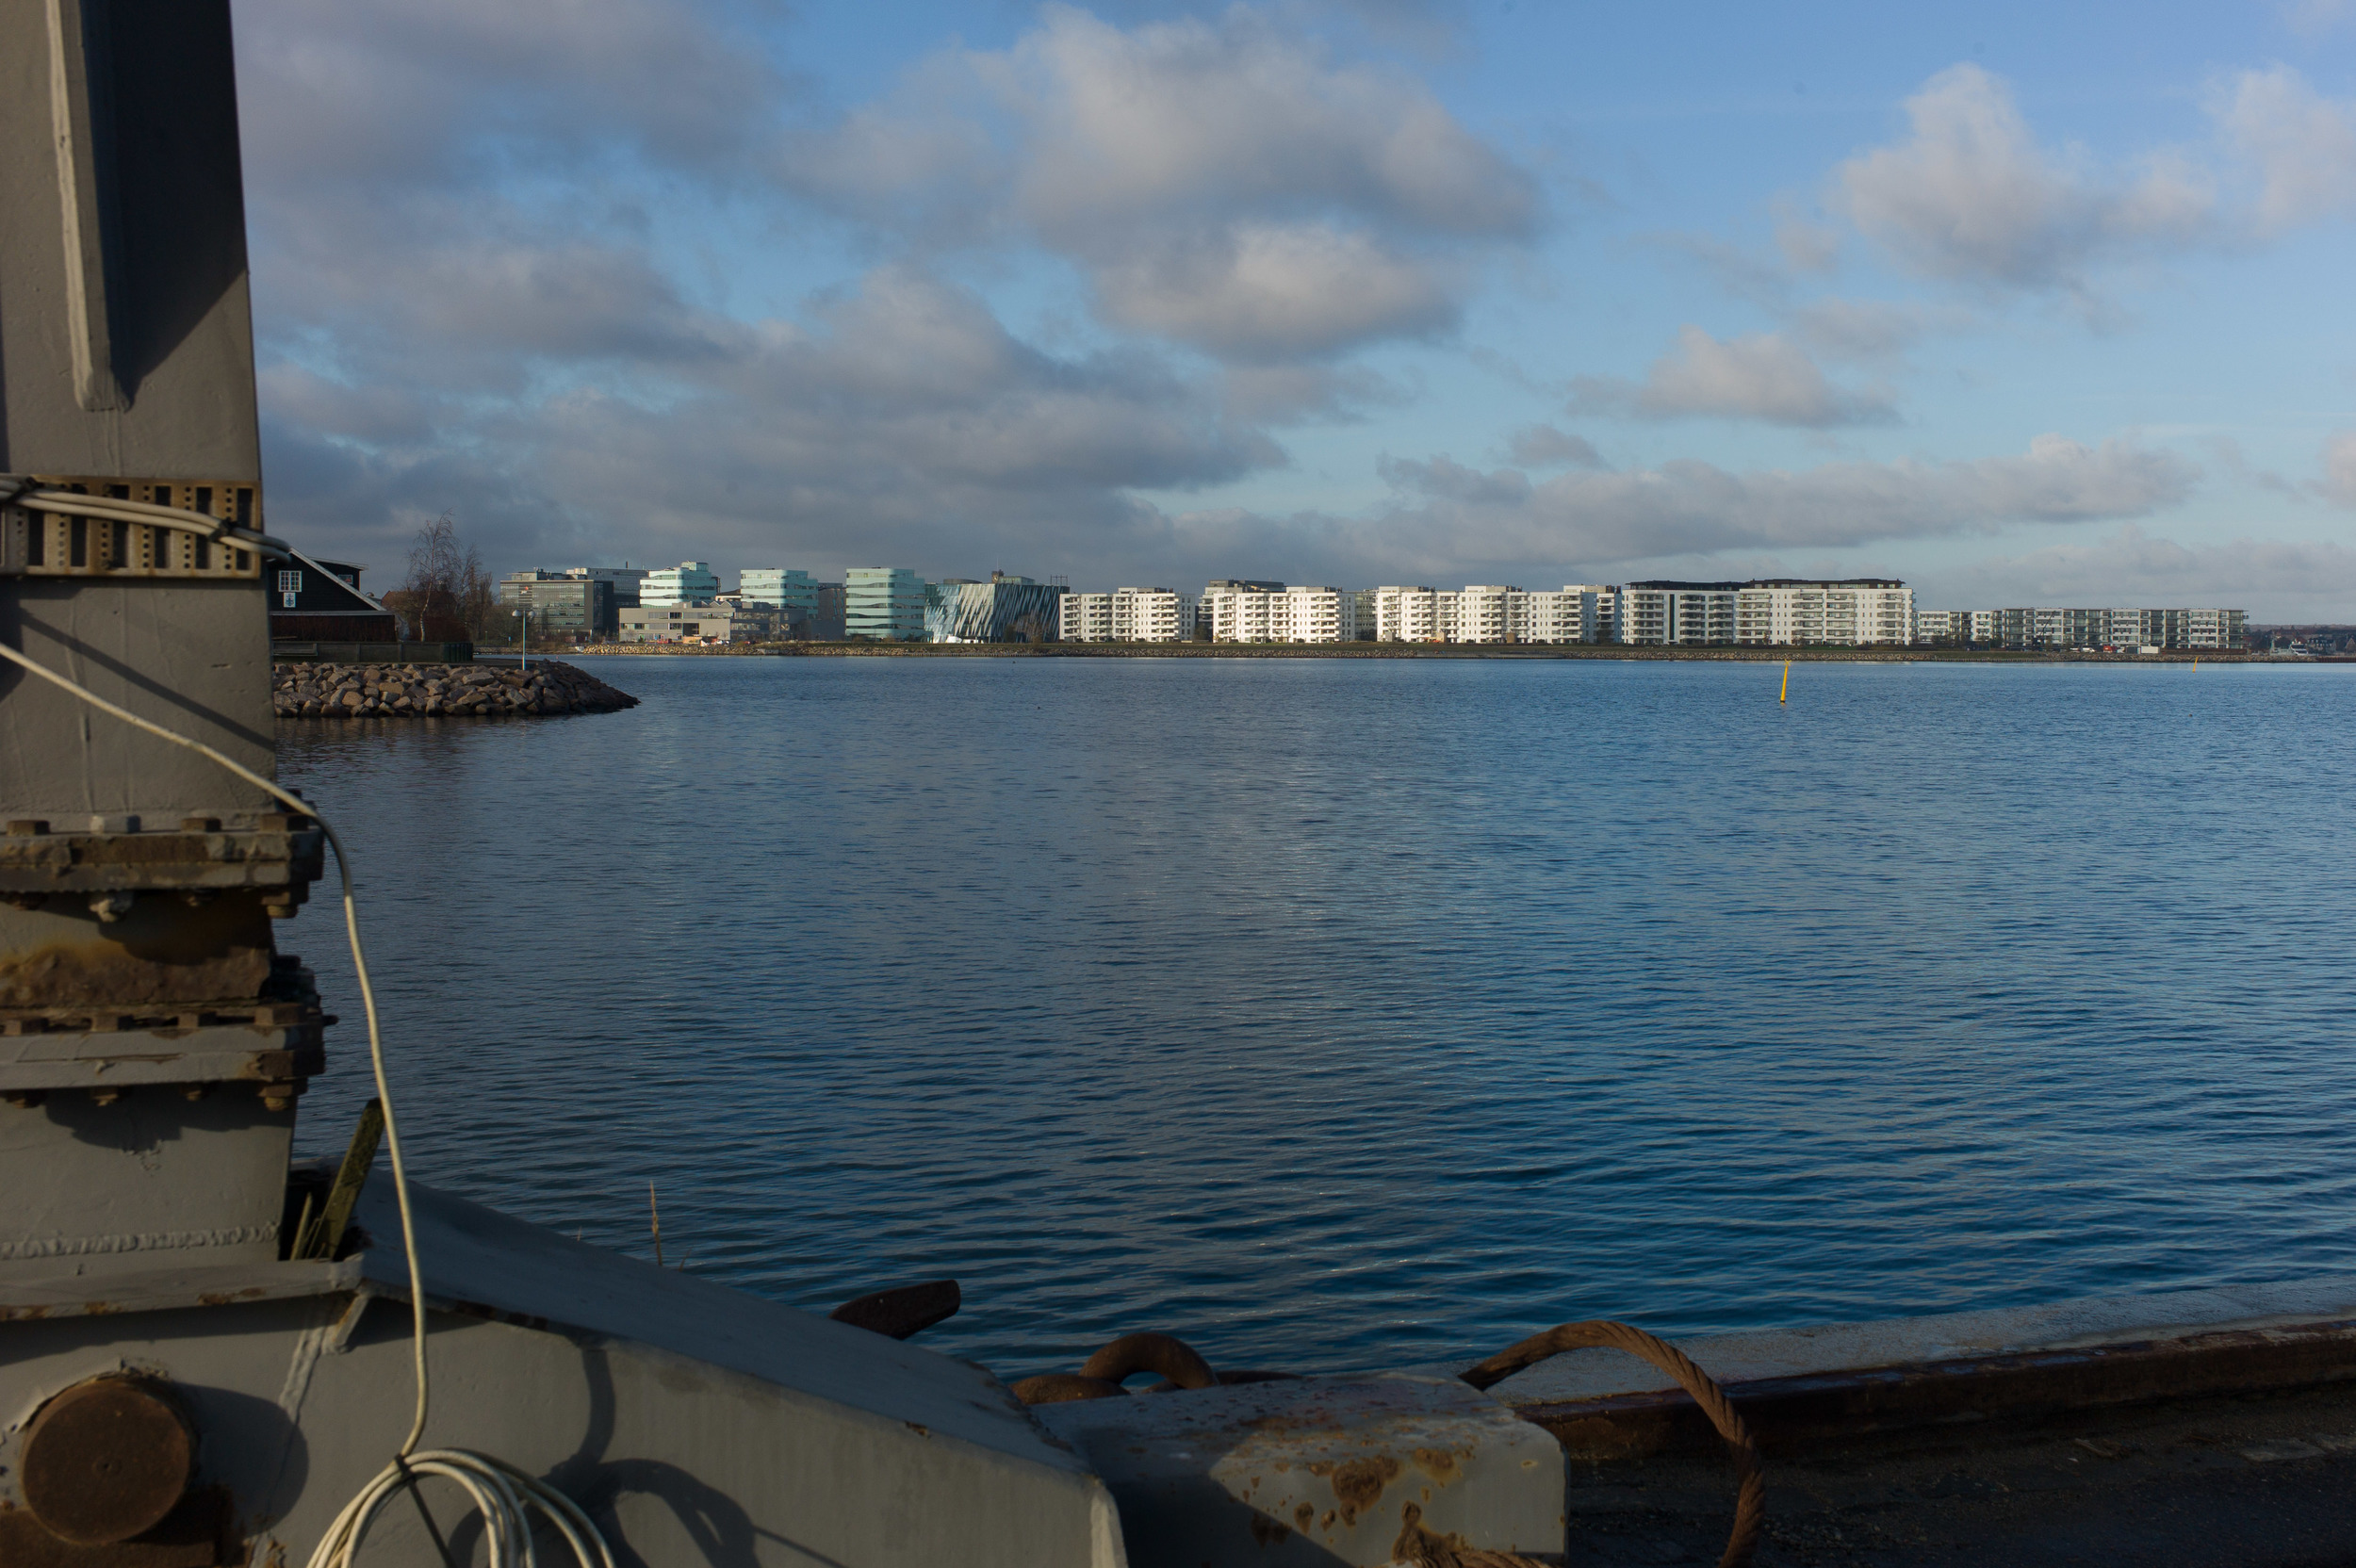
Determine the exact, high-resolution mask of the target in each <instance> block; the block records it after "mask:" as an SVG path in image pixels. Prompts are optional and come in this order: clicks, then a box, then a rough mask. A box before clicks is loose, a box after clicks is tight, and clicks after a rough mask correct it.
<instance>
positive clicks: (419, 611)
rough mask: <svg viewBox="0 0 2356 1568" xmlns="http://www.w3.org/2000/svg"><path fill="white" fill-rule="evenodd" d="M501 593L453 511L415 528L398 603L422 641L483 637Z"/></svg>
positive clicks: (469, 639)
mask: <svg viewBox="0 0 2356 1568" xmlns="http://www.w3.org/2000/svg"><path fill="white" fill-rule="evenodd" d="M386 597H387V598H388V599H389V598H390V597H392V596H390V595H387V596H386ZM497 603H498V591H497V585H496V584H494V583H493V582H492V580H491V574H490V573H489V572H487V571H485V570H484V569H483V557H482V556H481V555H480V554H478V553H477V552H476V550H475V548H474V547H473V546H471V545H468V544H465V543H462V542H461V541H460V539H459V537H458V525H457V523H456V522H455V521H454V520H453V519H452V518H451V516H450V514H449V513H447V512H445V513H443V514H442V515H440V516H438V517H436V518H434V521H432V522H430V523H428V524H426V526H425V527H423V528H421V529H419V530H417V543H416V544H414V545H412V546H411V547H410V548H409V575H408V577H407V578H405V579H404V580H402V582H401V604H400V606H399V607H398V608H399V609H400V610H401V613H402V618H403V619H404V620H407V621H408V622H409V623H410V625H411V627H412V629H414V630H415V631H416V633H417V636H418V637H419V638H420V639H421V640H423V641H425V642H429V643H437V642H459V641H474V640H477V639H480V638H481V637H482V636H483V634H484V633H485V631H486V630H488V629H489V628H490V623H491V621H492V619H493V617H494V615H495V613H496V610H497Z"/></svg>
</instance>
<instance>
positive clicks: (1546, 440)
mask: <svg viewBox="0 0 2356 1568" xmlns="http://www.w3.org/2000/svg"><path fill="white" fill-rule="evenodd" d="M1506 451H1507V455H1508V456H1510V457H1512V458H1513V461H1514V462H1515V463H1517V464H1519V465H1521V466H1523V467H1525V468H1559V467H1562V466H1570V467H1574V468H1609V467H1610V466H1612V465H1610V464H1609V463H1606V462H1605V461H1604V460H1603V454H1602V453H1601V452H1599V451H1597V450H1595V445H1594V443H1592V442H1590V441H1589V440H1588V439H1587V438H1586V437H1585V436H1583V435H1574V434H1572V433H1570V432H1568V431H1561V430H1557V429H1555V428H1554V427H1553V426H1552V425H1525V426H1524V427H1523V428H1521V429H1520V430H1517V431H1515V432H1514V433H1513V439H1512V440H1511V441H1510V442H1508V443H1507V446H1506Z"/></svg>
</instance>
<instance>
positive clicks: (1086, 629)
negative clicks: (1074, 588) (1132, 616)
mask: <svg viewBox="0 0 2356 1568" xmlns="http://www.w3.org/2000/svg"><path fill="white" fill-rule="evenodd" d="M1055 639H1056V641H1058V642H1064V643H1109V642H1111V641H1112V640H1113V596H1111V595H1110V594H1066V595H1064V596H1063V597H1061V598H1059V599H1057V600H1056V601H1055Z"/></svg>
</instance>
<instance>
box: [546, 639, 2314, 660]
mask: <svg viewBox="0 0 2356 1568" xmlns="http://www.w3.org/2000/svg"><path fill="white" fill-rule="evenodd" d="M566 653H567V654H568V655H569V656H571V657H576V658H586V657H593V656H594V657H597V658H615V659H630V658H634V659H680V658H721V659H1504V660H1579V659H1600V660H1614V661H1623V662H1627V661H1641V660H1671V661H1680V660H1681V661H1701V662H1719V663H1753V664H1759V663H1767V664H1780V663H1783V662H1785V661H1787V660H1789V661H1791V662H1793V663H1840V664H1916V663H1965V664H2190V663H2193V662H2197V661H2200V660H2207V661H2209V662H2212V663H2228V664H2309V663H2314V664H2332V663H2343V664H2344V663H2356V657H2348V658H2330V659H2275V658H2271V657H2269V656H2267V655H2266V654H2260V653H2249V652H2244V651H2238V650H2235V651H2219V650H2217V649H2211V648H2201V649H2193V648H2169V649H2167V650H2165V651H2163V652H2160V653H2088V652H2074V651H2057V652H2045V651H2042V650H2033V649H2026V648H1940V647H1670V646H1662V645H1630V644H1625V643H1546V644H1520V645H1516V644H1510V643H1445V644H1425V643H767V644H758V645H747V646H730V647H685V646H680V645H676V644H653V645H649V644H645V643H602V644H593V645H588V646H584V647H578V648H571V649H567V650H566ZM534 657H539V656H537V655H535V656H534Z"/></svg>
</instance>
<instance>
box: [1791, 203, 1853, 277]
mask: <svg viewBox="0 0 2356 1568" xmlns="http://www.w3.org/2000/svg"><path fill="white" fill-rule="evenodd" d="M1775 249H1776V250H1777V251H1780V252H1781V253H1783V264H1784V265H1785V266H1786V267H1789V268H1791V269H1792V270H1793V271H1794V272H1829V271H1831V270H1833V266H1834V264H1835V263H1836V262H1838V261H1839V260H1840V259H1841V236H1840V235H1839V234H1837V233H1836V232H1834V231H1833V230H1831V229H1828V228H1826V227H1824V225H1823V224H1821V223H1811V222H1809V221H1807V220H1806V219H1804V218H1799V217H1796V216H1794V215H1793V214H1792V213H1788V212H1787V213H1784V214H1782V215H1781V216H1779V217H1778V218H1777V219H1776V220H1775Z"/></svg>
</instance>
